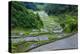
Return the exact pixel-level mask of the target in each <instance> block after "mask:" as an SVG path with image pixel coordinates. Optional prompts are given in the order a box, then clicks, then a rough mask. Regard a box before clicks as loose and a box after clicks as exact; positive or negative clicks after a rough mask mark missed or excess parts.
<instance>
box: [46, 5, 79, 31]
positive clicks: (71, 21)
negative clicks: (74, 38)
mask: <svg viewBox="0 0 80 54" xmlns="http://www.w3.org/2000/svg"><path fill="white" fill-rule="evenodd" d="M45 12H46V13H48V15H50V16H57V19H56V20H55V21H56V22H58V23H60V25H61V26H62V27H63V28H64V32H74V31H77V27H78V24H77V23H78V22H77V21H78V18H77V15H78V8H77V5H63V4H60V5H58V4H57V5H53V4H47V5H46V7H45ZM53 18H54V17H53Z"/></svg>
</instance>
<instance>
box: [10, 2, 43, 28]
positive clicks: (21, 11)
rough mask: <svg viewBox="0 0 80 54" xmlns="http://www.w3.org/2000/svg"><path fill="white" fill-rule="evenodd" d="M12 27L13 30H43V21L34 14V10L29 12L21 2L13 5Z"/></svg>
mask: <svg viewBox="0 0 80 54" xmlns="http://www.w3.org/2000/svg"><path fill="white" fill-rule="evenodd" d="M11 26H12V28H15V27H21V28H31V29H32V28H37V29H39V28H41V27H42V26H43V23H42V21H41V20H40V17H39V16H38V14H34V13H33V11H32V10H29V9H27V8H26V7H25V5H24V4H23V3H21V2H12V3H11Z"/></svg>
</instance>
